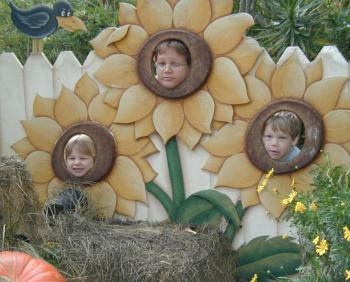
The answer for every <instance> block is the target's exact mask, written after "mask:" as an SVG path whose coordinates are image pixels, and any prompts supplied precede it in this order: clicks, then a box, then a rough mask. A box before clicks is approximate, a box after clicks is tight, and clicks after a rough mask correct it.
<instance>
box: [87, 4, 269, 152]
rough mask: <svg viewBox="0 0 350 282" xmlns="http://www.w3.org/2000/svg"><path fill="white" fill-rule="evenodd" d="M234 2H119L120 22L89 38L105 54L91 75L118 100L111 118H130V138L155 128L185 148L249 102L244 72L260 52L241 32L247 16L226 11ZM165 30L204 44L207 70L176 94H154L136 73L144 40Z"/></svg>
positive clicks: (165, 138) (110, 98)
mask: <svg viewBox="0 0 350 282" xmlns="http://www.w3.org/2000/svg"><path fill="white" fill-rule="evenodd" d="M232 8H233V2H232V1H231V0H224V1H215V0H181V1H175V0H168V1H166V0H139V1H138V2H137V5H136V7H134V6H132V5H130V4H126V3H120V9H119V21H120V24H121V26H120V27H118V28H115V27H110V28H107V29H105V30H103V31H102V32H101V33H100V34H99V35H98V36H97V37H96V38H95V39H93V40H92V41H91V42H90V43H91V44H92V46H93V47H94V50H95V52H96V54H97V55H99V56H100V57H102V58H105V60H104V63H103V64H102V65H101V67H100V68H99V69H98V70H97V72H96V73H95V74H94V75H95V77H96V78H97V80H99V81H100V82H101V83H103V84H104V85H105V86H107V87H108V89H109V91H108V92H107V95H106V99H105V102H106V103H109V104H110V105H112V106H113V107H116V108H118V114H117V116H116V119H115V122H116V123H120V124H134V125H135V136H136V138H141V137H144V136H148V135H150V134H152V133H153V132H157V133H158V134H159V135H160V136H161V138H162V140H163V142H164V143H166V142H167V141H168V140H169V139H170V138H171V137H173V136H177V137H179V138H180V139H181V140H182V141H184V143H185V144H187V145H188V146H189V147H190V148H191V149H192V148H194V147H195V146H196V145H197V144H198V143H199V140H200V139H201V136H202V135H203V134H209V133H211V131H212V128H216V129H217V128H220V127H222V126H223V125H224V124H226V123H231V122H232V120H233V113H234V108H233V107H234V106H236V105H241V104H246V103H248V102H249V98H248V95H247V87H246V84H245V82H244V79H243V77H242V75H244V74H246V73H247V72H248V71H249V70H250V69H251V68H252V67H253V65H254V64H255V62H256V59H257V58H258V56H259V54H260V53H261V52H262V48H261V47H260V46H259V45H258V43H257V42H256V41H255V40H253V39H251V38H249V37H245V36H244V33H245V31H246V29H247V28H248V27H250V26H251V25H253V24H254V21H253V18H252V17H251V16H250V15H248V14H244V13H242V14H235V15H232V14H231V12H232ZM167 32H169V37H170V38H171V36H173V35H174V34H177V33H181V32H184V33H187V34H189V35H190V37H193V38H196V39H198V41H200V42H201V43H203V45H206V46H208V50H210V51H209V54H210V57H211V60H210V62H211V63H210V64H211V67H210V68H209V71H208V76H207V77H206V78H205V79H204V80H203V83H202V84H201V85H200V86H199V87H198V88H196V89H195V90H194V91H193V93H190V94H189V95H184V96H181V93H180V96H181V97H180V98H179V97H177V99H174V98H171V97H164V96H163V97H162V95H161V94H160V95H159V94H156V93H155V91H152V89H150V87H147V86H146V85H145V83H143V82H142V81H143V80H142V79H140V75H139V73H140V72H142V66H138V61H139V60H140V59H142V56H141V58H140V53H142V51H143V48H144V47H145V45H146V43H145V42H149V41H150V40H151V39H154V38H157V36H158V35H159V36H160V35H162V36H163V34H164V33H165V34H166V33H167ZM162 38H164V37H162ZM180 40H181V38H180ZM193 45H196V44H193ZM186 46H187V47H188V48H189V49H191V48H192V47H193V46H189V45H187V44H186ZM191 56H192V54H191ZM151 60H152V58H151V57H150V58H148V59H147V60H146V62H147V63H150V64H151ZM140 68H141V70H140ZM152 79H154V78H152ZM146 81H147V80H146ZM146 84H147V83H146Z"/></svg>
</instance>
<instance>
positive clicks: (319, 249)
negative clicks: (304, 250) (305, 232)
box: [316, 240, 328, 256]
mask: <svg viewBox="0 0 350 282" xmlns="http://www.w3.org/2000/svg"><path fill="white" fill-rule="evenodd" d="M327 250H328V243H327V240H321V242H320V243H319V244H318V245H317V246H316V253H317V254H318V255H319V256H322V255H324V254H325V253H326V252H327Z"/></svg>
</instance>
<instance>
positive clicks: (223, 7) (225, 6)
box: [210, 0, 233, 21]
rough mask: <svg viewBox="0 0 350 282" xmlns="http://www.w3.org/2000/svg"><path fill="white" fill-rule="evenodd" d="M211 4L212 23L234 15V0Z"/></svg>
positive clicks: (223, 0) (212, 2) (214, 1)
mask: <svg viewBox="0 0 350 282" xmlns="http://www.w3.org/2000/svg"><path fill="white" fill-rule="evenodd" d="M210 2H211V21H214V20H216V19H217V18H221V17H223V16H227V15H230V14H232V10H233V1H232V0H221V1H217V0H210Z"/></svg>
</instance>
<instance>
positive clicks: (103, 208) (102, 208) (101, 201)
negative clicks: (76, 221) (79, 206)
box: [86, 181, 117, 219]
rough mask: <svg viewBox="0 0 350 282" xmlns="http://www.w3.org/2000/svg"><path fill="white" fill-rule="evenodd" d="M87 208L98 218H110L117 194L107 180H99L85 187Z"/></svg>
mask: <svg viewBox="0 0 350 282" xmlns="http://www.w3.org/2000/svg"><path fill="white" fill-rule="evenodd" d="M86 194H87V198H88V201H89V208H91V209H92V211H93V214H94V216H95V217H97V218H99V219H107V218H111V217H112V216H113V214H114V211H115V207H116V204H117V196H116V194H115V192H114V190H113V189H112V187H111V186H110V185H109V184H108V183H107V182H104V181H102V182H99V183H97V184H94V185H91V186H89V188H88V189H86Z"/></svg>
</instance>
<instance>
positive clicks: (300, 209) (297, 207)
mask: <svg viewBox="0 0 350 282" xmlns="http://www.w3.org/2000/svg"><path fill="white" fill-rule="evenodd" d="M294 210H295V212H300V213H303V212H305V211H306V207H305V205H304V204H303V203H302V202H297V204H296V205H295V209H294Z"/></svg>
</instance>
